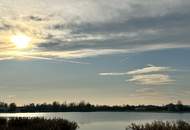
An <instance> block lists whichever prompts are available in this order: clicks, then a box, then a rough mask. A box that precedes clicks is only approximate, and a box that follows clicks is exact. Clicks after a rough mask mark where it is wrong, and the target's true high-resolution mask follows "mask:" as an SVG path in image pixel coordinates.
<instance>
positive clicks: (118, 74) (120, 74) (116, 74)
mask: <svg viewBox="0 0 190 130" xmlns="http://www.w3.org/2000/svg"><path fill="white" fill-rule="evenodd" d="M99 75H101V76H122V75H127V73H99Z"/></svg>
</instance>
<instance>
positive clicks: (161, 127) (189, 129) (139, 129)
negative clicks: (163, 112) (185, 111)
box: [126, 121, 190, 130]
mask: <svg viewBox="0 0 190 130" xmlns="http://www.w3.org/2000/svg"><path fill="white" fill-rule="evenodd" d="M126 130H190V124H189V123H187V122H185V121H177V122H163V121H155V122H153V123H146V124H144V125H142V124H140V125H137V124H134V123H132V124H131V125H130V126H129V127H127V128H126Z"/></svg>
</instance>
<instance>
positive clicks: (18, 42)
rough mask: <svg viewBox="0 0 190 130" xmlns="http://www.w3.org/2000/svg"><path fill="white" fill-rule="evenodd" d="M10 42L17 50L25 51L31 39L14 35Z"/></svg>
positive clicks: (22, 35)
mask: <svg viewBox="0 0 190 130" xmlns="http://www.w3.org/2000/svg"><path fill="white" fill-rule="evenodd" d="M11 42H12V43H13V44H15V46H16V47H17V48H18V49H25V48H27V47H28V45H29V43H30V42H31V38H30V37H29V36H27V35H24V34H19V35H14V36H12V37H11Z"/></svg>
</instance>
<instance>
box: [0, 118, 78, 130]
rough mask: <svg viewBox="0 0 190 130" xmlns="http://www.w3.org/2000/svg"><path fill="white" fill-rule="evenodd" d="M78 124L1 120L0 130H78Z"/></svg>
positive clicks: (56, 121) (37, 120) (22, 119)
mask: <svg viewBox="0 0 190 130" xmlns="http://www.w3.org/2000/svg"><path fill="white" fill-rule="evenodd" d="M77 128H78V125H77V123H75V122H70V121H68V120H63V119H44V118H10V119H6V118H0V130H76V129H77Z"/></svg>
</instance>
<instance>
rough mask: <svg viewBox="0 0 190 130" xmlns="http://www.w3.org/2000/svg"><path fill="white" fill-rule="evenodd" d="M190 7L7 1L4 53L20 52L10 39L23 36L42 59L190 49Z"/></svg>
mask: <svg viewBox="0 0 190 130" xmlns="http://www.w3.org/2000/svg"><path fill="white" fill-rule="evenodd" d="M118 3H119V4H118ZM52 5H53V6H52ZM189 6H190V1H189V0H173V1H171V0H160V1H153V2H150V1H149V0H145V1H139V0H119V1H118V0H108V1H102V0H96V1H93V0H80V1H75V0H54V1H51V0H44V1H40V2H39V1H38V0H33V1H29V0H26V1H23V0H17V4H12V1H11V0H7V1H3V2H1V4H0V9H1V12H0V16H1V18H0V51H1V54H2V53H3V55H7V52H10V51H11V50H13V49H14V47H13V46H10V45H11V43H10V40H9V37H10V36H11V35H13V34H15V33H18V32H22V33H26V34H27V35H29V36H31V37H32V38H33V45H34V47H33V48H32V49H31V51H32V52H34V53H30V54H31V55H33V56H36V57H48V58H55V57H56V58H67V59H69V58H72V59H74V58H86V57H94V56H100V55H113V54H120V53H140V52H145V51H153V50H161V49H173V48H190V44H189V42H190V38H189V35H188V34H189V30H190V27H189V22H190V9H189ZM23 10H25V11H23ZM21 11H22V12H21ZM20 14H22V15H20ZM2 46H3V47H2ZM1 47H2V48H3V49H1ZM5 48H6V49H5ZM73 52H76V53H75V54H74V53H73ZM37 53H38V55H37ZM66 54H68V55H66ZM3 55H0V57H2V56H3ZM9 56H10V57H11V56H13V55H12V53H9V55H8V57H9Z"/></svg>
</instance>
